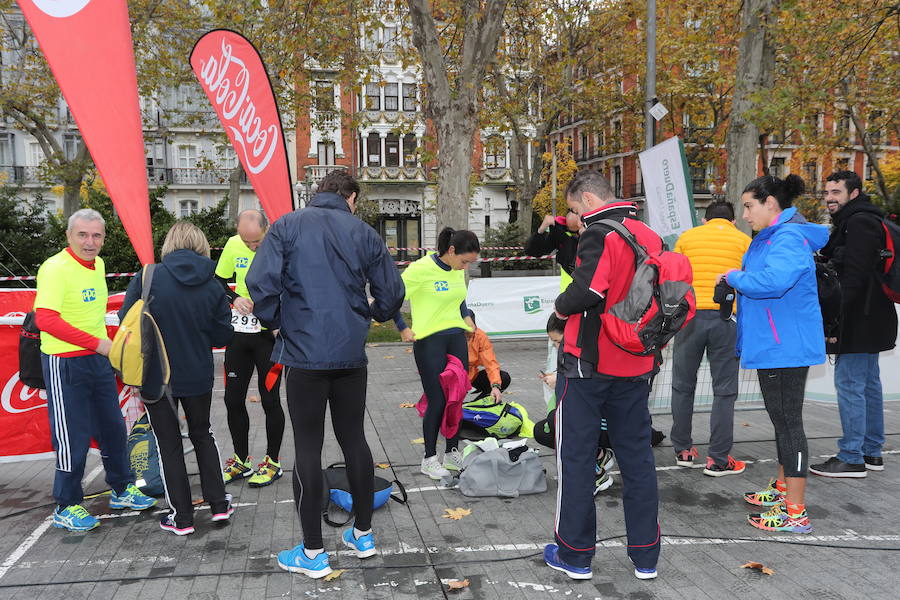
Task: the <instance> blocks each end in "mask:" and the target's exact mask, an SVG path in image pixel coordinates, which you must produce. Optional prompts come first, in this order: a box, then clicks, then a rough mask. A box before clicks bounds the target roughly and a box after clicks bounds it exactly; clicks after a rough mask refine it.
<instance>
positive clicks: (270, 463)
mask: <svg viewBox="0 0 900 600" xmlns="http://www.w3.org/2000/svg"><path fill="white" fill-rule="evenodd" d="M282 475H284V471H282V470H281V463H277V462H275V461H274V460H272V459H271V458H270V457H269V455H268V454H267V455H266V459H265V460H264V461H262V462H261V463H259V465H257V467H256V473H254V474H253V476H252V477H251V478H250V481H248V482H247V485H249V486H250V487H265V486H267V485H271V484H272V483H274V482H275V480H276V479H279V478H280V477H281V476H282Z"/></svg>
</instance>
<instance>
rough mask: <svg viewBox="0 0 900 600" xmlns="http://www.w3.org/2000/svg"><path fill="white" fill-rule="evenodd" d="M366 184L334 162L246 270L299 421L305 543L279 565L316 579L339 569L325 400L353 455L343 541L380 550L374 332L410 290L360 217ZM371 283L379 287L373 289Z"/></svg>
mask: <svg viewBox="0 0 900 600" xmlns="http://www.w3.org/2000/svg"><path fill="white" fill-rule="evenodd" d="M357 196H359V184H358V183H357V182H356V180H355V179H353V177H351V176H350V175H349V174H348V173H347V172H346V171H344V170H339V171H332V172H331V173H329V174H328V175H326V176H325V178H324V179H322V181H321V183H319V193H317V194H316V195H315V197H314V198H313V199H312V201H311V202H310V203H309V204H308V205H307V207H306V208H304V209H302V210H296V211H294V212H292V213H288V214H286V215H284V216H282V217H281V218H280V219H278V220H277V221H276V222H275V223H274V224H273V225H272V227H271V229H270V230H269V233H268V234H267V235H266V238H265V240H263V243H262V245H261V246H260V247H259V250H257V254H256V258H255V259H254V261H253V264H252V265H251V266H250V272H249V273H247V289H248V290H249V292H250V297H251V298H252V299H253V314H255V315H256V316H258V317H259V319H260V321H262V322H263V323H264V324H265V325H266V326H267V327H271V328H275V329H280V334H279V336H278V339H277V340H276V342H275V350H274V351H273V357H272V360H273V361H275V362H279V363H281V364H283V365H284V366H285V367H286V369H287V374H286V379H287V402H288V412H289V413H290V416H291V424H292V425H293V430H294V450H295V460H294V501H295V502H296V504H297V510H298V512H299V513H300V524H301V526H302V528H303V542H302V543H301V544H299V545H297V546H296V547H295V548H293V549H291V550H285V551H283V552H279V553H278V566H280V567H281V568H282V569H285V570H286V571H291V572H295V573H303V574H305V575H308V576H310V577H313V578H320V577H325V576H326V575H328V574H329V573H331V567H330V566H329V563H328V553H327V552H325V550H324V541H323V539H322V516H321V515H322V491H323V481H322V462H321V461H322V442H323V439H324V435H325V431H324V430H325V407H326V405H327V406H329V407H330V409H331V421H332V424H333V427H334V433H335V437H337V441H338V444H339V445H340V447H341V451H342V452H343V454H344V460H345V461H346V463H347V477H348V479H349V483H350V491H351V493H352V496H353V513H354V517H355V521H354V524H353V526H352V527H350V528H348V529H346V530H345V531H344V533H343V535H342V541H343V544H344V545H345V546H348V547H349V548H350V549H351V551H352V552H353V553H354V554H355V555H356V556H357V557H359V558H367V557H370V556H374V555H375V554H376V549H375V540H374V537H373V535H372V504H373V499H374V485H375V480H374V473H373V470H372V453H371V451H370V450H369V445H368V444H367V443H366V436H365V431H364V429H363V418H364V416H365V411H366V377H367V371H366V365H367V364H368V359H367V358H366V349H365V343H366V336H367V334H368V331H369V324H370V323H371V321H372V319H375V320H376V321H387V320H389V319H391V318H392V317H393V316H394V315H395V314H397V311H398V310H400V305H401V304H402V303H403V296H404V293H405V289H404V286H403V281H402V280H401V279H400V273H399V272H398V271H397V267H396V266H395V265H394V261H393V260H391V255H390V254H388V251H387V246H385V244H384V240H382V239H381V237H379V235H378V234H377V233H376V232H375V230H374V229H372V228H371V227H369V226H368V225H366V224H365V223H364V222H362V221H361V220H360V219H358V218H356V217H354V216H353V214H352V212H353V211H354V210H355V208H356V198H357ZM366 286H368V289H369V292H370V293H371V295H372V296H373V299H372V300H369V299H368V298H367V296H366Z"/></svg>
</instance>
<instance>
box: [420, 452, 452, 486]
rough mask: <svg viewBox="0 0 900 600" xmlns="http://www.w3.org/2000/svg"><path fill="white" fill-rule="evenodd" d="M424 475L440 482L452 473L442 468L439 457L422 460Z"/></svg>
mask: <svg viewBox="0 0 900 600" xmlns="http://www.w3.org/2000/svg"><path fill="white" fill-rule="evenodd" d="M422 473H423V474H424V475H428V476H429V477H430V478H432V479H434V480H435V481H440V479H441V478H442V477H449V476H450V471H448V470H447V469H445V468H444V467H442V466H441V463H440V461H439V460H438V458H437V456H429V457H428V458H423V459H422Z"/></svg>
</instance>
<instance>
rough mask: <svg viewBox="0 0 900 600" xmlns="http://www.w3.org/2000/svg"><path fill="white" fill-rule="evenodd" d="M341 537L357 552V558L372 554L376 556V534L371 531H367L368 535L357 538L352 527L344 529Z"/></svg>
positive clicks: (367, 556) (346, 544)
mask: <svg viewBox="0 0 900 600" xmlns="http://www.w3.org/2000/svg"><path fill="white" fill-rule="evenodd" d="M341 537H343V538H344V545H345V546H347V547H348V548H350V549H351V550H354V551H355V552H356V557H357V558H369V557H370V556H375V553H376V550H375V536H373V535H372V534H371V533H367V534H366V535H364V536H362V537H359V538H357V537H354V536H353V528H352V527H351V528H350V529H347V530H346V531H344V534H343V535H342V536H341Z"/></svg>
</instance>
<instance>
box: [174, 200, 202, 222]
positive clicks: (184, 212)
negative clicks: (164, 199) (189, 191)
mask: <svg viewBox="0 0 900 600" xmlns="http://www.w3.org/2000/svg"><path fill="white" fill-rule="evenodd" d="M198 212H200V203H199V202H197V201H196V200H180V201H179V202H178V216H179V217H181V218H182V219H184V218H185V217H189V216H191V215H195V214H197V213H198Z"/></svg>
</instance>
